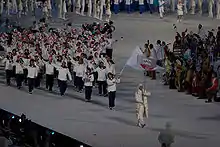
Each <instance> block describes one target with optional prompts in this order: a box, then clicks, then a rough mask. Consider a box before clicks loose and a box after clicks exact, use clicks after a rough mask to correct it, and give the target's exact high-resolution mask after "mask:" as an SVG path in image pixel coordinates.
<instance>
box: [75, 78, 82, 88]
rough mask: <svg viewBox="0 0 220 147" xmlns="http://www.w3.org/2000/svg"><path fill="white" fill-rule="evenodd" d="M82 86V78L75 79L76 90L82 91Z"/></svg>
mask: <svg viewBox="0 0 220 147" xmlns="http://www.w3.org/2000/svg"><path fill="white" fill-rule="evenodd" d="M83 85H84V82H83V80H82V77H76V86H77V88H78V90H82V89H83Z"/></svg>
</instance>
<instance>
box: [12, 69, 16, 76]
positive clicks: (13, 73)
mask: <svg viewBox="0 0 220 147" xmlns="http://www.w3.org/2000/svg"><path fill="white" fill-rule="evenodd" d="M15 69H16V67H15V66H13V69H12V75H11V77H16V75H15V74H16V73H15V72H16V71H15Z"/></svg>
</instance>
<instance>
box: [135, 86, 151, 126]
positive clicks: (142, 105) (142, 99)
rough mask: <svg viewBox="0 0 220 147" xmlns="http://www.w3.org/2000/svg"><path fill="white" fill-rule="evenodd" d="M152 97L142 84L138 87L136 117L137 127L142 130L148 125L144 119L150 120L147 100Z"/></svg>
mask: <svg viewBox="0 0 220 147" xmlns="http://www.w3.org/2000/svg"><path fill="white" fill-rule="evenodd" d="M150 95H151V93H150V92H147V91H146V89H144V86H143V85H142V84H139V85H138V88H137V91H136V92H135V100H136V117H137V125H138V126H139V127H141V128H143V127H144V126H145V125H146V124H145V121H144V117H147V118H148V103H147V98H148V96H150Z"/></svg>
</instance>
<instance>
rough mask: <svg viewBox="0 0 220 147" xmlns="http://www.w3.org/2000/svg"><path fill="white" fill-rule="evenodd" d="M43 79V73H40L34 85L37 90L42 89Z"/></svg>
mask: <svg viewBox="0 0 220 147" xmlns="http://www.w3.org/2000/svg"><path fill="white" fill-rule="evenodd" d="M41 79H42V73H38V75H37V77H36V79H35V83H34V84H35V85H34V86H35V88H37V87H40V82H41Z"/></svg>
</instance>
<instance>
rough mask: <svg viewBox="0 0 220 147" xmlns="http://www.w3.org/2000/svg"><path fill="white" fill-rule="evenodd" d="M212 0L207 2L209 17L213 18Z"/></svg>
mask: <svg viewBox="0 0 220 147" xmlns="http://www.w3.org/2000/svg"><path fill="white" fill-rule="evenodd" d="M214 3H215V2H214V0H208V11H209V17H211V18H213V5H214Z"/></svg>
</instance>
